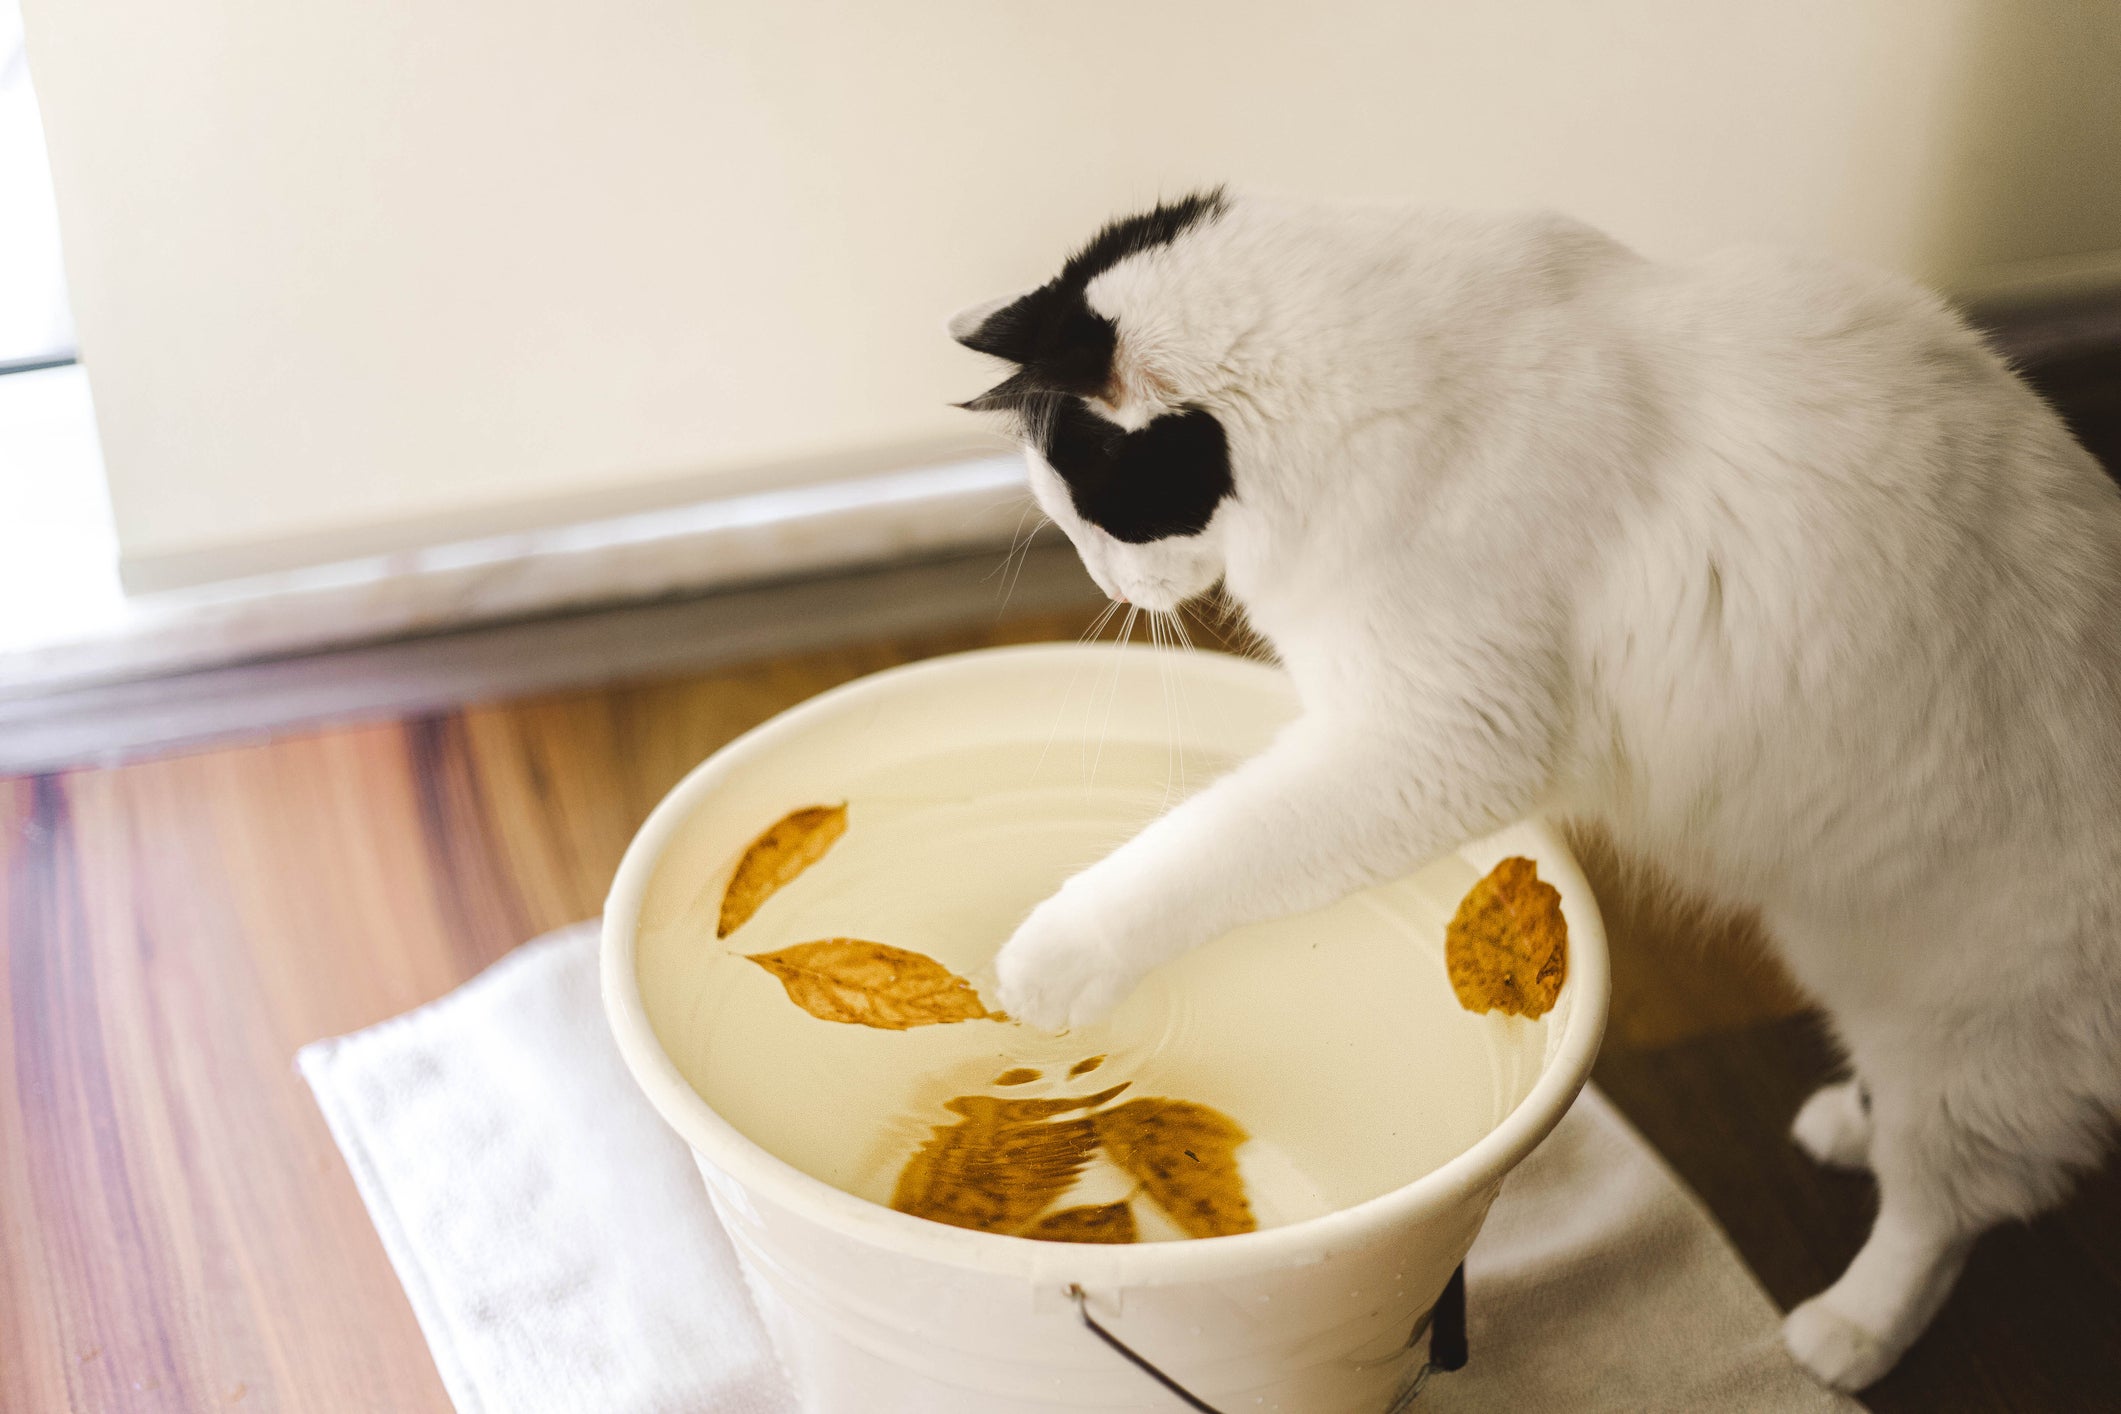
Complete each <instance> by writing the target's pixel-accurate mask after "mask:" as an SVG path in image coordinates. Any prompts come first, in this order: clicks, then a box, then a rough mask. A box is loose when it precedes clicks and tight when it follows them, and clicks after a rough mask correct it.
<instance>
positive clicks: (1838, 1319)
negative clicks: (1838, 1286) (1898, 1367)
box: [1782, 1295, 1900, 1390]
mask: <svg viewBox="0 0 2121 1414" xmlns="http://www.w3.org/2000/svg"><path fill="white" fill-rule="evenodd" d="M1782 1343H1783V1344H1784V1345H1785V1346H1787V1347H1788V1348H1789V1352H1790V1354H1791V1355H1792V1356H1793V1357H1794V1358H1795V1359H1796V1361H1797V1363H1798V1364H1800V1365H1802V1366H1804V1368H1805V1369H1807V1370H1809V1371H1810V1372H1811V1374H1812V1377H1813V1378H1814V1379H1816V1380H1818V1381H1819V1382H1820V1383H1821V1384H1824V1385H1831V1386H1832V1387H1833V1388H1835V1389H1839V1390H1858V1389H1862V1388H1863V1387H1864V1386H1865V1385H1868V1384H1871V1383H1872V1382H1874V1381H1876V1380H1877V1379H1878V1378H1879V1377H1880V1376H1881V1375H1883V1374H1884V1373H1885V1372H1886V1371H1887V1370H1890V1369H1892V1368H1893V1362H1894V1361H1895V1360H1897V1359H1899V1358H1900V1352H1899V1351H1898V1350H1897V1349H1895V1348H1893V1347H1892V1346H1891V1345H1889V1344H1887V1343H1886V1342H1885V1341H1884V1340H1883V1339H1882V1338H1880V1337H1878V1336H1876V1335H1873V1334H1872V1333H1871V1332H1869V1331H1867V1330H1865V1329H1864V1328H1863V1327H1862V1326H1859V1325H1857V1324H1856V1323H1855V1322H1854V1321H1852V1320H1850V1319H1849V1318H1848V1317H1846V1316H1844V1315H1842V1314H1841V1313H1840V1312H1839V1311H1836V1310H1835V1309H1834V1308H1833V1307H1831V1306H1829V1305H1827V1302H1826V1297H1825V1296H1824V1295H1820V1296H1815V1297H1813V1298H1812V1299H1811V1300H1809V1301H1807V1302H1805V1303H1804V1304H1803V1305H1802V1306H1799V1307H1798V1308H1797V1309H1796V1310H1794V1311H1792V1312H1790V1314H1789V1316H1788V1317H1787V1318H1786V1319H1785V1320H1784V1321H1783V1323H1782Z"/></svg>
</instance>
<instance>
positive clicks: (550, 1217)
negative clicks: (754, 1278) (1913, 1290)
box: [299, 924, 1859, 1414]
mask: <svg viewBox="0 0 2121 1414" xmlns="http://www.w3.org/2000/svg"><path fill="white" fill-rule="evenodd" d="M596 947H597V939H596V927H595V925H594V924H581V925H578V926H576V927H573V928H568V929H564V930H562V931H560V932H558V933H554V934H552V935H550V936H548V937H545V938H542V939H539V940H538V941H537V942H534V943H530V944H528V945H526V946H524V947H522V948H520V949H518V950H517V951H516V952H514V953H513V954H511V955H510V956H508V957H507V958H504V959H503V960H502V961H500V962H499V963H496V964H495V965H494V966H493V967H491V968H489V969H488V970H487V971H486V972H485V973H483V974H481V975H480V976H479V977H477V978H474V979H473V980H472V981H470V982H468V983H466V984H465V985H464V986H463V987H461V988H459V989H458V990H457V991H455V992H453V993H451V994H450V995H449V996H446V997H444V998H442V999H441V1000H440V1001H437V1002H435V1003H433V1004H431V1005H429V1006H425V1007H422V1008H420V1009H419V1010H418V1011H414V1012H411V1013H409V1014H407V1015H405V1016H401V1017H398V1018H397V1019H395V1020H392V1021H387V1022H384V1023H383V1024H382V1025H380V1026H375V1027H371V1028H370V1029H368V1030H366V1031H362V1032H358V1033H356V1034H355V1035H352V1036H345V1037H341V1038H340V1039H338V1040H334V1041H319V1042H317V1043H316V1044H315V1045H312V1046H308V1047H305V1048H304V1049H303V1051H302V1054H301V1056H300V1059H299V1063H300V1065H301V1069H302V1073H303V1075H304V1076H306V1077H307V1078H308V1080H309V1083H310V1087H311V1088H312V1089H313V1090H314V1091H315V1092H316V1096H317V1103H318V1104H319V1105H320V1106H322V1108H323V1110H324V1115H325V1118H326V1119H327V1120H328V1121H329V1122H330V1125H331V1132H332V1135H333V1137H334V1138H336V1139H337V1140H338V1143H339V1147H340V1149H341V1150H342V1151H344V1153H345V1155H346V1162H347V1164H348V1166H349V1167H350V1168H352V1170H353V1175H354V1181H355V1182H356V1184H358V1185H359V1187H360V1190H361V1197H362V1199H363V1201H365V1202H366V1203H367V1204H368V1211H369V1215H370V1217H372V1218H373V1219H374V1220H375V1224H376V1230H377V1232H378V1233H380V1234H381V1235H382V1238H383V1246H384V1249H385V1251H387V1252H388V1253H389V1254H390V1260H391V1264H392V1265H393V1266H394V1267H395V1268H396V1269H397V1273H398V1279H399V1280H400V1281H402V1282H403V1283H404V1284H405V1294H406V1296H407V1297H408V1298H409V1299H410V1300H411V1302H412V1308H413V1313H414V1315H415V1316H417V1317H418V1318H419V1322H420V1329H421V1331H422V1332H423V1333H424V1334H425V1335H426V1337H427V1343H428V1345H429V1346H430V1347H431V1348H432V1349H433V1351H434V1357H435V1365H436V1367H437V1368H438V1369H439V1370H440V1371H441V1375H442V1383H443V1384H444V1385H445V1386H446V1387H447V1388H448V1390H449V1395H450V1398H451V1399H452V1400H454V1401H455V1403H456V1407H457V1408H458V1409H459V1410H460V1411H464V1414H548V1411H549V1414H581V1411H584V1410H592V1409H593V1410H598V1411H603V1414H676V1412H677V1411H688V1414H691V1412H692V1411H710V1414H794V1410H795V1405H794V1401H793V1399H792V1398H791V1396H790V1395H789V1393H788V1390H787V1387H786V1385H785V1383H784V1382H783V1379H782V1376H781V1373H780V1371H779V1368H778V1367H777V1366H776V1364H775V1362H774V1358H773V1354H772V1350H771V1348H770V1347H769V1346H768V1344H767V1341H766V1337H765V1334H764V1332H763V1331H762V1329H761V1328H760V1325H759V1322H758V1318H757V1316H756V1315H755V1314H754V1312H753V1311H752V1308H751V1304H750V1300H749V1298H748V1297H747V1296H746V1294H745V1291H744V1284H743V1279H742V1278H741V1277H740V1276H739V1274H738V1271H737V1266H736V1259H735V1257H734V1255H733V1254H732V1252H731V1251H730V1248H729V1242H728V1239H727V1238H726V1237H724V1236H723V1234H722V1232H721V1229H720V1228H719V1227H717V1226H716V1224H715V1219H714V1213H713V1210H712V1209H711V1208H710V1207H709V1205H708V1202H707V1196H706V1192H705V1190H704V1188H703V1187H702V1186H701V1184H700V1180H699V1176H698V1174H697V1173H696V1172H695V1171H694V1169H693V1166H692V1160H691V1157H690V1155H688V1154H687V1153H686V1151H685V1146H684V1143H683V1141H681V1140H679V1139H678V1138H677V1136H676V1135H674V1134H672V1133H671V1132H670V1131H669V1129H667V1128H666V1127H665V1126H664V1125H663V1122H662V1120H661V1119H660V1118H659V1117H658V1116H657V1115H656V1114H655V1112H654V1111H653V1110H652V1109H650V1108H649V1105H648V1102H647V1100H646V1099H645V1098H644V1097H643V1096H642V1095H641V1094H640V1092H639V1091H638V1090H637V1089H635V1087H634V1085H633V1082H632V1079H631V1077H629V1076H628V1075H627V1073H626V1069H625V1067H624V1065H623V1064H622V1063H621V1062H620V1060H619V1055H618V1050H617V1048H616V1047H615V1046H614V1044H613V1043H612V1040H611V1037H610V1033H609V1032H608V1031H607V1030H606V1029H605V1025H604V1014H603V1009H602V1006H601V1004H600V1002H599V1000H598V996H597V968H596ZM1466 1277H1467V1292H1468V1298H1467V1306H1468V1310H1469V1317H1470V1319H1469V1333H1470V1344H1471V1350H1472V1359H1471V1361H1470V1363H1469V1364H1468V1365H1467V1366H1466V1368H1465V1369H1463V1370H1461V1371H1458V1372H1456V1373H1454V1374H1448V1375H1438V1376H1436V1377H1434V1378H1433V1379H1431V1380H1430V1381H1429V1384H1428V1387H1427V1388H1426V1389H1425V1390H1424V1391H1423V1393H1422V1395H1421V1398H1420V1400H1419V1401H1418V1403H1417V1405H1416V1408H1419V1409H1427V1410H1436V1411H1457V1412H1458V1414H1474V1412H1476V1411H1497V1412H1498V1414H1500V1411H1517V1410H1525V1409H1568V1410H1613V1411H1620V1410H1631V1411H1632V1410H1651V1409H1657V1410H1672V1411H1680V1410H1704V1409H1713V1410H1718V1411H1736V1410H1747V1411H1763V1412H1765V1411H1780V1410H1821V1411H1828V1410H1838V1411H1846V1410H1853V1409H1856V1408H1858V1407H1859V1406H1857V1405H1855V1404H1854V1403H1853V1402H1852V1401H1849V1400H1846V1399H1843V1398H1842V1397H1840V1396H1837V1395H1833V1394H1830V1393H1828V1392H1826V1391H1824V1390H1822V1389H1820V1388H1819V1387H1818V1386H1816V1385H1814V1384H1813V1383H1812V1382H1811V1381H1810V1380H1809V1379H1807V1378H1806V1377H1805V1376H1804V1375H1803V1374H1802V1373H1801V1372H1800V1371H1799V1370H1798V1369H1797V1368H1796V1367H1795V1366H1793V1365H1792V1364H1790V1363H1789V1360H1788V1357H1786V1356H1785V1355H1784V1354H1783V1353H1782V1350H1781V1347H1780V1345H1779V1344H1778V1342H1777V1339H1776V1328H1777V1317H1776V1313H1775V1308H1774V1306H1773V1305H1772V1303H1770V1302H1769V1300H1768V1298H1767V1296H1766V1294H1765V1293H1764V1292H1762V1291H1761V1289H1760V1287H1759V1284H1758V1283H1757V1282H1755V1281H1754V1280H1753V1277H1752V1275H1751V1273H1749V1272H1748V1271H1747V1270H1746V1269H1745V1267H1744V1265H1743V1264H1742V1263H1741V1262H1740V1261H1739V1259H1738V1255H1737V1253H1735V1252H1734V1251H1733V1250H1732V1249H1731V1246H1730V1243H1729V1242H1728V1241H1727V1240H1726V1239H1725V1238H1724V1236H1723V1234H1722V1233H1721V1232H1720V1231H1719V1230H1718V1229H1717V1227H1716V1225H1715V1223H1714V1221H1713V1220H1712V1219H1711V1218H1710V1217H1709V1215H1708V1213H1707V1212H1706V1211H1705V1210H1704V1209H1703V1208H1702V1207H1701V1204H1700V1203H1699V1201H1698V1200H1696V1199H1695V1198H1694V1197H1693V1195H1692V1194H1690V1193H1688V1192H1687V1191H1686V1190H1685V1189H1684V1188H1683V1187H1681V1186H1680V1184H1679V1182H1678V1181H1677V1179H1675V1178H1674V1177H1673V1175H1672V1174H1671V1172H1670V1171H1669V1170H1668V1169H1666V1168H1665V1166H1664V1164H1663V1162H1662V1161H1661V1160H1660V1159H1659V1158H1658V1157H1657V1156H1656V1154H1654V1153H1653V1152H1652V1151H1651V1150H1650V1148H1649V1146H1648V1145H1646V1144H1645V1143H1643V1141H1642V1139H1641V1137H1640V1136H1638V1135H1637V1134H1636V1133H1635V1132H1634V1130H1632V1129H1630V1128H1629V1127H1628V1125H1627V1122H1626V1121H1625V1120H1623V1119H1622V1118H1621V1117H1620V1116H1619V1115H1618V1114H1617V1113H1615V1112H1614V1110H1613V1108H1612V1106H1611V1105H1610V1104H1609V1103H1607V1101H1606V1100H1605V1099H1604V1097H1603V1096H1601V1095H1599V1094H1597V1093H1596V1092H1595V1091H1589V1090H1587V1091H1585V1093H1584V1096H1583V1098H1582V1099H1581V1100H1579V1101H1578V1102H1577V1103H1576V1106H1575V1108H1574V1109H1573V1110H1571V1111H1570V1113H1569V1115H1568V1116H1567V1117H1566V1118H1565V1119H1564V1120H1563V1121H1562V1123H1561V1125H1560V1127H1559V1128H1558V1129H1556V1130H1555V1132H1554V1134H1553V1135H1552V1137H1550V1138H1549V1139H1548V1140H1547V1142H1546V1143H1545V1144H1543V1145H1542V1146H1540V1148H1539V1150H1538V1151H1537V1152H1536V1153H1535V1154H1533V1156H1532V1157H1531V1158H1530V1159H1528V1160H1527V1161H1526V1162H1525V1163H1524V1164H1523V1165H1522V1166H1521V1167H1520V1168H1519V1169H1518V1171H1517V1172H1516V1173H1515V1174H1513V1175H1512V1176H1511V1178H1510V1180H1509V1182H1508V1183H1507V1184H1505V1185H1504V1188H1503V1192H1502V1197H1501V1198H1500V1199H1499V1200H1497V1202H1496V1204H1495V1208H1494V1211H1493V1213H1492V1214H1491V1215H1490V1217H1489V1219H1488V1223H1487V1226H1486V1228H1485V1229H1484V1230H1483V1231H1482V1233H1481V1236H1480V1240H1479V1241H1478V1242H1477V1243H1476V1244H1475V1245H1474V1248H1473V1255H1472V1256H1471V1257H1470V1258H1469V1259H1468V1260H1467V1263H1466ZM1174 1407H1175V1406H1174Z"/></svg>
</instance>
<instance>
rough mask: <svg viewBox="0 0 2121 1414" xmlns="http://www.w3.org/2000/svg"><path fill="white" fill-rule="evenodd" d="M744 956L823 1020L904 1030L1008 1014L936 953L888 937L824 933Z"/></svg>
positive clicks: (883, 1029)
mask: <svg viewBox="0 0 2121 1414" xmlns="http://www.w3.org/2000/svg"><path fill="white" fill-rule="evenodd" d="M745 956H747V957H749V958H750V959H751V960H752V961H753V962H755V963H757V964H758V965H759V966H761V967H763V968H765V969H766V970H767V971H768V972H771V973H772V974H773V975H774V976H776V977H778V978H780V979H781V985H782V986H783V987H785V988H787V989H788V1000H790V1001H792V1002H794V1003H795V1004H796V1005H797V1006H799V1007H801V1008H802V1009H803V1010H804V1011H807V1012H809V1013H810V1014H811V1015H812V1016H815V1017H817V1018H819V1019H820V1020H823V1021H843V1022H847V1023H849V1024H851V1025H855V1026H874V1027H876V1028H877V1029H878V1030H880V1031H904V1030H906V1029H908V1028H909V1027H914V1026H937V1025H941V1024H943V1023H945V1022H951V1021H981V1020H986V1019H990V1018H991V1019H993V1020H996V1021H1002V1020H1006V1019H1007V1018H1005V1017H1004V1016H1002V1014H1001V1013H1000V1012H991V1011H988V1010H987V1008H986V1005H985V1003H983V1002H981V1001H980V999H979V993H978V992H975V991H973V990H972V984H971V983H970V982H967V981H966V980H965V979H964V978H962V977H960V976H958V975H957V974H956V973H955V972H952V971H951V970H950V969H949V968H947V967H945V966H943V965H942V964H941V963H940V962H937V961H936V960H935V959H934V958H932V957H928V956H926V955H924V954H922V953H917V952H908V951H906V950H905V949H904V948H894V947H892V946H890V945H889V944H886V943H867V942H863V941H862V940H861V939H860V938H826V939H824V940H823V941H821V942H815V943H797V944H796V945H795V946H794V947H792V948H782V949H781V950H780V951H779V952H763V953H747V954H745Z"/></svg>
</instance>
